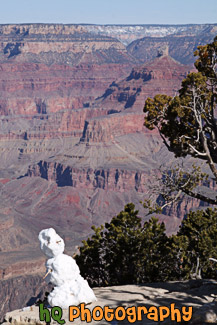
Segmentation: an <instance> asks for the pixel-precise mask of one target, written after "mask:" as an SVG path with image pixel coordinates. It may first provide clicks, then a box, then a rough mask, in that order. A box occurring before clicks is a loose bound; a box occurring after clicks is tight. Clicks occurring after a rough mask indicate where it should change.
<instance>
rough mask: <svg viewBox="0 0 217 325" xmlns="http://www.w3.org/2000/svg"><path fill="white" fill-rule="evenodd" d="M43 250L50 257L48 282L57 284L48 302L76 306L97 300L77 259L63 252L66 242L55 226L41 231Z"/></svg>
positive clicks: (54, 304) (53, 304)
mask: <svg viewBox="0 0 217 325" xmlns="http://www.w3.org/2000/svg"><path fill="white" fill-rule="evenodd" d="M38 238H39V241H40V246H41V249H42V251H43V252H44V253H45V255H46V256H48V257H49V259H48V260H47V261H46V264H45V265H46V268H47V272H49V273H48V275H47V277H46V279H45V280H46V282H47V283H49V282H51V283H52V284H54V285H55V288H54V290H53V291H52V292H51V293H50V294H49V296H48V303H49V304H50V305H51V306H52V307H53V306H59V307H61V308H64V309H65V308H68V307H69V306H76V305H79V304H80V303H85V304H88V303H91V302H94V301H96V300H97V299H96V297H95V295H94V293H93V290H92V289H91V288H90V287H89V285H88V283H87V281H86V280H84V278H83V277H82V276H81V275H80V270H79V267H78V265H77V264H76V262H75V260H74V259H73V258H72V257H71V256H69V255H66V254H63V252H64V248H65V244H64V241H63V239H62V238H61V237H60V236H59V235H58V234H57V233H56V231H55V230H54V229H53V228H49V229H44V230H42V231H41V232H40V233H39V236H38Z"/></svg>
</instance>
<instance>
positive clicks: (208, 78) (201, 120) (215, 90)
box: [144, 37, 217, 212]
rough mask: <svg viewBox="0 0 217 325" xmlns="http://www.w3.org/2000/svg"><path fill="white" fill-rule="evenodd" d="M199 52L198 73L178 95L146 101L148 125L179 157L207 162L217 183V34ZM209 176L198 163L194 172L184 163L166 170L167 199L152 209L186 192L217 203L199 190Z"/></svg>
mask: <svg viewBox="0 0 217 325" xmlns="http://www.w3.org/2000/svg"><path fill="white" fill-rule="evenodd" d="M195 55H196V56H198V59H197V60H196V62H195V67H196V68H197V70H198V72H192V73H190V74H188V76H187V77H186V78H185V79H184V80H183V82H182V86H181V89H180V90H179V94H178V95H177V96H175V97H171V96H167V95H163V94H159V95H156V96H155V97H154V98H148V99H147V100H146V102H145V106H144V112H145V122H144V125H145V126H146V127H147V128H149V129H151V130H152V129H154V128H157V129H158V131H159V134H160V136H161V138H162V139H163V142H164V144H165V145H166V147H167V149H168V150H169V151H171V152H173V153H174V155H175V157H183V158H185V157H186V156H187V155H189V156H192V157H195V158H198V159H199V161H200V162H203V161H204V162H206V165H208V166H209V169H210V171H211V174H212V179H213V180H214V181H215V182H217V168H216V165H215V164H216V163H217V123H216V117H215V110H216V107H217V37H216V38H215V39H214V41H213V42H212V43H211V44H207V45H205V46H199V47H198V50H197V51H196V52H195ZM171 174H172V177H170V176H171ZM207 178H208V175H207V174H206V173H204V172H202V171H201V169H200V166H198V165H194V166H192V171H190V172H189V171H186V170H183V169H182V168H180V166H179V167H177V168H175V169H170V171H166V172H165V175H164V177H163V185H165V186H163V188H164V191H163V193H162V197H163V199H164V200H163V201H162V204H161V206H155V207H154V208H153V209H152V210H151V212H153V211H154V210H157V209H158V210H160V208H161V207H165V206H166V205H167V204H170V203H173V202H175V201H177V200H178V199H179V198H180V196H181V194H182V193H184V194H187V195H189V196H191V197H194V198H197V199H200V200H202V201H205V202H207V203H210V204H214V205H216V204H217V196H214V197H210V196H209V195H206V194H204V193H201V192H199V191H197V190H196V187H197V185H200V184H201V183H202V182H205V181H206V180H207ZM165 188H167V189H168V191H166V190H165ZM171 189H172V191H171ZM145 207H149V208H150V209H151V204H150V202H148V201H146V202H145Z"/></svg>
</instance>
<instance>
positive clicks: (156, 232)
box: [76, 203, 168, 286]
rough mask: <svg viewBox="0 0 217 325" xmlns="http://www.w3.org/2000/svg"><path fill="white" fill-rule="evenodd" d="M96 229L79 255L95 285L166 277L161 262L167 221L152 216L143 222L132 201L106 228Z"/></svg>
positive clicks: (85, 273) (80, 261)
mask: <svg viewBox="0 0 217 325" xmlns="http://www.w3.org/2000/svg"><path fill="white" fill-rule="evenodd" d="M92 229H93V230H94V232H95V233H94V235H93V236H92V238H91V239H90V238H88V240H87V241H83V246H82V247H81V248H80V255H78V256H77V257H76V261H77V263H78V265H79V267H80V269H81V274H82V275H83V276H84V277H85V278H87V279H88V280H89V282H90V283H91V285H93V286H94V285H115V284H126V283H141V282H144V281H154V280H158V281H161V280H163V270H161V268H159V262H160V261H161V259H162V257H163V256H164V254H166V250H167V249H168V248H167V236H166V234H165V226H164V224H163V223H162V224H159V223H158V221H157V219H156V218H151V219H150V220H149V221H147V222H145V223H144V224H143V225H142V222H141V218H140V217H138V211H137V210H135V206H134V204H132V203H130V204H127V205H126V206H125V208H124V211H121V212H120V213H119V214H118V216H117V217H114V218H113V219H112V220H111V222H110V223H106V224H105V227H103V226H101V227H99V228H92ZM103 229H104V230H103ZM102 230H103V231H102ZM98 263H99V264H98ZM97 265H98V267H97Z"/></svg>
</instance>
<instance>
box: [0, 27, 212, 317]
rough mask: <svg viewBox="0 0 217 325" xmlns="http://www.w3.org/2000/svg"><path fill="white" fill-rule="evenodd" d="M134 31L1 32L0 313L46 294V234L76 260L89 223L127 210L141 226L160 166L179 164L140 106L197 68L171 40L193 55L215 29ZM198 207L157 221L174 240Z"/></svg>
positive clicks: (186, 205) (175, 210)
mask: <svg viewBox="0 0 217 325" xmlns="http://www.w3.org/2000/svg"><path fill="white" fill-rule="evenodd" d="M131 27H132V28H130V26H119V27H118V26H117V27H116V26H96V25H61V24H60V25H55V24H22V25H0V153H1V155H0V162H1V168H0V193H1V196H0V217H1V225H0V288H4V290H2V289H1V294H0V301H1V302H2V306H3V307H2V309H1V317H3V315H4V313H5V312H6V311H8V310H9V309H10V310H11V309H14V308H20V307H21V306H22V305H24V304H26V303H27V302H28V300H29V299H30V298H31V297H27V295H26V289H25V285H26V286H27V287H28V288H30V287H31V288H32V289H31V290H30V289H28V290H30V291H29V292H30V293H29V294H30V295H33V296H37V295H39V294H40V292H44V291H45V289H46V287H45V284H43V282H42V281H40V279H42V277H43V273H44V272H45V266H44V261H45V258H44V257H43V256H42V254H41V252H40V249H39V244H38V239H37V236H38V233H39V231H40V230H41V229H44V228H49V227H53V228H55V229H56V230H57V232H58V233H59V234H60V235H61V237H63V238H64V240H65V242H66V251H67V252H68V253H69V254H73V253H74V252H75V251H76V246H77V245H81V241H82V240H83V239H87V237H88V236H90V235H91V226H92V225H95V226H99V225H101V224H104V223H105V222H108V221H109V220H111V218H112V217H113V216H115V215H117V213H119V212H120V211H121V210H122V209H123V208H124V205H125V204H126V203H129V202H133V203H134V204H135V205H136V207H137V208H138V209H139V211H140V216H141V218H143V220H146V219H147V218H148V216H146V211H145V209H144V208H143V205H142V204H141V201H143V200H144V199H145V198H148V197H149V196H150V195H152V186H153V184H154V183H155V181H156V182H157V177H160V176H161V173H160V166H161V167H162V166H164V167H169V166H170V164H171V163H172V162H173V161H174V156H173V155H172V154H171V153H168V151H167V149H166V148H165V147H164V145H163V143H162V140H161V138H160V136H159V135H158V133H157V132H156V131H155V130H154V131H149V130H147V129H146V128H145V127H144V126H143V121H144V113H143V106H144V102H145V99H146V98H147V97H149V96H151V97H152V96H154V95H156V94H157V93H167V94H168V95H171V96H173V95H175V93H177V91H178V89H179V87H180V85H181V81H182V79H183V78H184V77H185V76H186V75H187V73H188V72H189V71H192V70H193V65H192V59H188V60H184V61H187V62H185V63H188V65H184V64H182V63H183V62H182V63H181V62H178V61H176V60H175V59H174V56H175V57H178V56H179V52H180V43H179V42H177V40H178V38H179V37H180V40H183V38H187V36H186V35H189V37H190V38H189V44H191V46H190V45H189V48H188V51H189V52H190V50H191V49H192V48H193V47H195V46H196V45H197V41H198V42H199V39H200V36H201V35H202V34H203V35H204V38H203V39H202V40H200V42H199V43H198V44H201V42H204V44H205V43H206V42H207V39H210V38H211V37H212V36H213V33H214V31H216V29H215V28H216V25H195V26H194V25H186V26H169V27H167V26H164V27H162V26H155V27H152V28H151V27H150V26H145V25H144V26H137V27H138V28H136V26H131ZM117 35H119V36H117ZM177 35H179V37H178V36H177ZM142 37H148V38H150V39H151V40H152V41H153V42H152V43H151V42H150V43H148V42H146V41H145V39H143V38H142ZM137 38H141V40H137ZM158 39H160V41H159V42H158ZM165 39H167V40H168V39H170V40H171V41H165ZM131 41H132V43H131ZM135 42H138V44H137V45H136V43H135ZM180 42H181V41H180ZM130 43H131V44H130ZM128 44H129V45H128ZM144 44H147V47H146V46H145V47H144V48H143V45H144ZM184 44H185V45H186V44H187V43H184ZM127 45H128V46H127ZM140 45H141V47H140ZM165 45H166V46H165ZM136 46H138V47H137V49H136ZM148 46H149V47H148ZM162 47H163V50H162ZM152 49H154V50H152ZM172 49H173V50H172ZM142 51H144V56H143V57H142V56H141V55H140V54H141V53H142ZM171 51H172V54H171ZM152 52H153V53H152ZM174 53H175V54H174ZM152 54H153V55H152ZM170 54H171V55H172V56H173V58H172V57H171V56H170ZM191 55H192V53H191ZM147 59H151V60H150V61H147ZM180 61H182V60H180ZM153 197H154V196H153ZM155 199H157V197H155ZM200 205H201V202H199V201H197V200H193V199H191V198H186V199H185V200H182V201H181V202H180V204H179V205H178V207H172V208H171V209H167V210H165V211H164V214H161V215H159V219H160V221H164V222H165V224H166V228H167V232H168V233H169V234H172V233H174V232H176V231H177V229H178V227H179V225H180V222H181V220H182V218H183V217H184V215H185V214H186V212H187V211H189V210H190V209H195V208H197V207H199V206H200ZM16 281H17V282H16ZM20 283H23V284H22V285H20ZM27 283H28V284H27ZM18 287H19V295H20V297H21V298H20V306H18V305H17V302H15V300H16V299H15V298H14V295H13V292H17V290H18ZM21 287H22V288H21ZM36 289H37V290H36ZM13 290H14V291H13ZM6 297H7V299H6Z"/></svg>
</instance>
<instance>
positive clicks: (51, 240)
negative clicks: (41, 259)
mask: <svg viewBox="0 0 217 325" xmlns="http://www.w3.org/2000/svg"><path fill="white" fill-rule="evenodd" d="M38 239H39V241H40V247H41V250H42V251H43V252H44V254H45V255H47V256H48V257H55V256H57V255H59V254H62V253H63V252H64V248H65V244H64V240H63V239H62V238H61V237H60V236H59V235H58V234H57V233H56V231H55V230H54V229H53V228H49V229H44V230H42V231H41V232H40V233H39V235H38Z"/></svg>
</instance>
